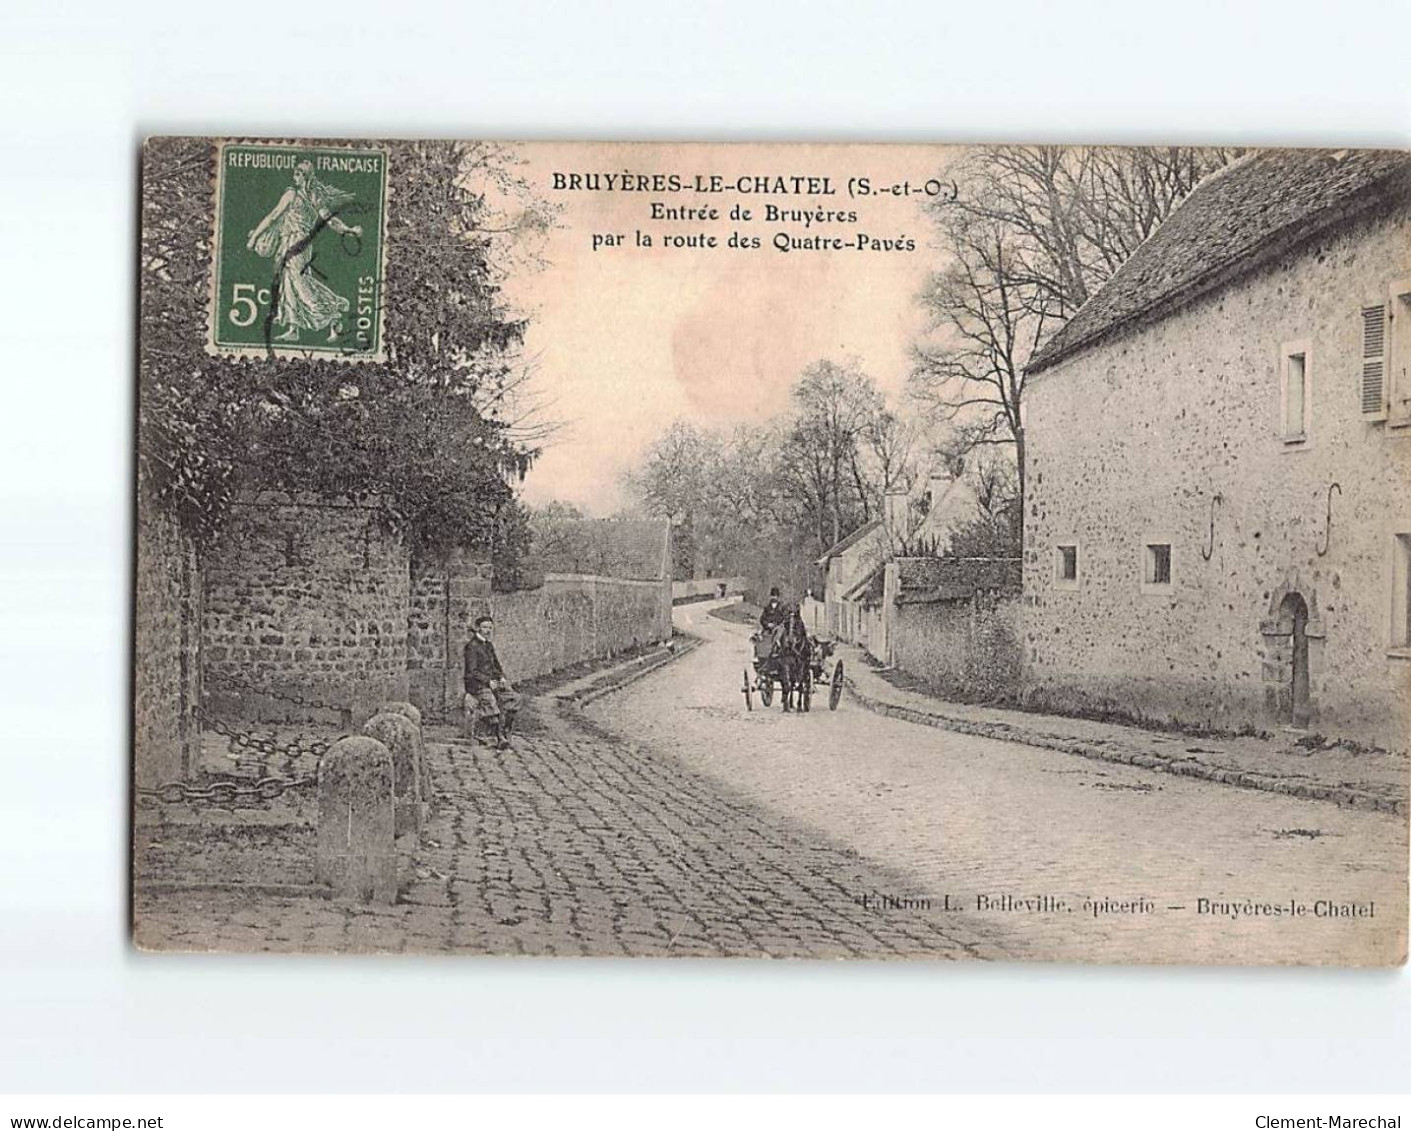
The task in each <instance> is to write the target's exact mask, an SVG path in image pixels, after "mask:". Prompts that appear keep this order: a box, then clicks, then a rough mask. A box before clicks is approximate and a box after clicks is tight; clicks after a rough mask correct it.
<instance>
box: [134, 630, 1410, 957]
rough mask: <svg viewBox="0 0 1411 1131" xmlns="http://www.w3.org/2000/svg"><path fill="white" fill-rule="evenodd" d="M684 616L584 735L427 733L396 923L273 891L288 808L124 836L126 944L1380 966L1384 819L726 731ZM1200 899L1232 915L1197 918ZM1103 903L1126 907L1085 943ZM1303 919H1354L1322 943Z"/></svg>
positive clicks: (723, 653) (1118, 772)
mask: <svg viewBox="0 0 1411 1131" xmlns="http://www.w3.org/2000/svg"><path fill="white" fill-rule="evenodd" d="M704 613H705V610H704V609H702V608H701V607H699V606H690V607H687V608H685V609H682V610H678V616H679V618H681V619H682V620H683V621H690V622H692V623H691V624H690V625H689V627H690V628H691V630H692V631H695V632H697V633H698V634H699V635H701V636H703V637H704V638H705V639H706V641H707V642H706V643H705V644H704V645H703V646H702V647H700V648H698V649H697V650H696V651H694V652H692V653H691V654H690V655H688V656H686V657H684V658H683V659H681V660H679V661H677V662H676V663H674V664H671V665H669V666H668V667H666V668H665V669H663V670H661V671H659V672H656V673H654V674H652V675H649V676H647V677H646V678H645V679H643V680H641V681H640V682H638V683H636V684H634V685H632V686H631V687H629V688H627V689H625V690H623V691H620V692H617V693H616V694H613V695H610V696H608V697H606V698H604V699H602V700H600V701H599V702H597V703H595V704H594V705H593V706H591V707H590V708H589V709H588V711H587V714H586V717H585V716H584V715H580V714H578V713H576V712H569V713H564V712H561V711H560V710H558V709H556V707H555V705H554V703H553V701H552V700H540V701H538V707H537V709H536V710H535V711H533V712H531V717H530V718H529V719H528V720H527V724H528V725H527V728H526V733H525V734H524V735H523V736H522V737H521V738H519V739H517V746H516V749H514V750H513V751H510V752H507V753H500V752H497V751H492V750H488V749H486V748H484V747H474V748H472V747H469V746H466V745H464V744H463V743H459V742H457V741H454V738H453V735H452V734H451V732H449V731H444V730H442V731H436V730H432V731H429V732H428V750H429V753H430V757H431V760H432V766H433V770H434V773H435V776H436V779H437V783H438V793H439V798H440V805H439V809H438V811H437V812H436V813H435V814H434V815H433V817H432V819H431V821H430V822H429V825H428V827H427V830H426V832H425V834H424V837H423V840H422V842H421V843H420V845H417V846H413V845H411V844H406V845H404V848H405V850H406V855H407V866H406V869H405V871H406V874H407V875H408V876H410V877H412V878H411V879H410V882H409V884H408V885H407V886H406V888H405V889H404V891H403V894H402V899H401V901H400V902H399V903H398V904H397V905H396V906H393V907H384V908H379V907H344V906H340V905H338V904H336V903H334V902H331V901H329V900H327V899H323V898H319V897H318V896H316V895H312V894H300V892H301V888H302V887H303V886H306V885H311V884H312V880H313V876H312V857H313V826H312V812H311V805H310V800H309V799H308V798H307V797H305V798H303V799H298V800H293V801H291V802H290V803H289V804H288V805H287V806H286V807H285V808H283V809H282V810H278V809H277V810H263V811H260V810H256V811H247V812H246V813H244V814H243V815H240V816H238V817H232V816H231V815H230V814H223V813H220V812H215V813H212V812H210V811H198V810H194V809H186V808H183V807H180V806H175V807H173V806H165V807H159V808H158V809H156V810H144V811H140V813H139V820H138V823H137V826H136V829H135V850H136V856H135V859H136V870H137V874H138V877H139V883H138V886H137V892H136V895H135V897H134V912H135V916H134V917H135V921H136V928H135V936H136V938H137V940H138V942H139V943H140V944H142V945H145V946H150V947H155V948H180V949H198V950H199V949H208V948H215V949H222V950H242V951H244V950H274V951H309V950H318V951H428V952H475V953H495V954H555V955H704V956H722V955H731V956H734V955H752V956H761V955H767V956H781V957H782V956H790V957H845V956H860V955H866V956H877V957H897V956H907V955H925V956H935V957H967V956H977V957H992V958H1004V957H1012V958H1033V959H1049V960H1062V961H1100V960H1105V961H1121V960H1126V961H1149V962H1150V961H1156V962H1190V961H1222V962H1241V961H1243V962H1293V961H1302V962H1333V961H1343V962H1347V961H1357V960H1360V961H1364V962H1372V961H1381V962H1386V961H1392V960H1395V959H1396V958H1397V957H1399V956H1400V954H1401V953H1403V952H1404V949H1405V924H1406V888H1405V883H1404V876H1405V867H1406V864H1405V861H1406V851H1407V845H1406V828H1405V823H1404V819H1401V818H1397V817H1392V816H1388V815H1384V814H1377V813H1367V812H1361V811H1354V810H1345V809H1339V808H1337V807H1336V806H1334V805H1332V804H1329V803H1327V802H1318V801H1305V800H1298V799H1294V798H1289V797H1284V796H1279V795H1274V794H1262V793H1257V792H1253V791H1250V790H1240V789H1236V788H1232V787H1229V786H1222V785H1218V784H1214V783H1210V782H1204V781H1192V780H1187V779H1182V778H1177V777H1173V776H1170V775H1165V774H1158V773H1153V772H1151V771H1147V770H1141V769H1137V768H1133V767H1126V766H1118V765H1109V764H1104V763H1097V762H1091V761H1087V760H1084V759H1082V758H1078V757H1074V756H1071V755H1068V754H1062V753H1058V752H1055V751H1052V750H1044V749H1037V748H1034V747H1029V746H1021V745H1014V744H1010V743H1005V742H998V741H995V740H992V739H986V738H976V737H970V736H965V735H959V734H955V733H951V732H948V731H938V730H935V729H933V728H929V727H921V726H916V725H913V724H910V723H907V722H903V721H899V720H894V719H888V718H882V717H879V716H876V715H872V714H869V713H867V712H865V711H863V710H862V709H861V708H860V707H859V706H858V705H857V704H856V703H855V702H853V701H851V700H848V699H845V700H844V702H843V705H842V706H841V708H840V709H839V710H838V711H837V712H829V711H828V710H826V708H821V709H816V710H814V711H813V712H811V713H810V714H808V715H806V716H797V715H790V716H785V715H783V714H782V713H781V712H780V711H779V710H778V708H777V706H776V707H775V708H774V709H773V710H762V709H759V708H758V707H757V709H756V710H755V711H754V712H752V713H747V712H746V711H745V710H744V703H743V699H742V697H741V695H740V693H739V690H738V688H739V681H740V678H741V673H742V669H743V667H744V664H745V661H746V657H747V656H748V647H747V643H746V639H745V637H746V635H747V630H746V629H744V628H742V627H740V626H736V625H729V624H726V623H724V622H722V621H719V620H716V619H713V618H708V617H706V616H705V615H704ZM626 736H631V737H630V738H628V737H626ZM1202 899H1204V900H1209V901H1211V902H1212V903H1214V904H1227V905H1230V906H1229V907H1226V908H1218V909H1217V910H1216V911H1214V912H1212V913H1208V914H1202V913H1200V911H1199V901H1200V900H1202ZM1104 900H1105V901H1112V902H1114V903H1118V904H1125V905H1127V906H1126V908H1125V909H1123V910H1116V909H1112V910H1110V911H1108V912H1104V913H1101V914H1098V915H1096V916H1094V915H1093V914H1092V913H1091V907H1090V905H1091V903H1092V902H1094V901H1104ZM986 901H988V902H987V903H986ZM1026 901H1027V903H1026ZM1247 901H1252V902H1253V903H1255V904H1266V905H1269V906H1271V907H1273V906H1276V905H1287V904H1289V903H1303V904H1306V905H1308V906H1309V908H1310V912H1309V913H1308V914H1307V915H1305V916H1304V917H1303V918H1297V919H1295V918H1292V917H1288V916H1281V917H1275V916H1274V915H1273V914H1272V913H1264V912H1262V911H1261V912H1260V913H1250V912H1249V910H1248V907H1247ZM1319 901H1327V902H1328V903H1330V904H1332V905H1335V906H1338V907H1344V906H1346V905H1348V904H1357V905H1359V906H1360V907H1363V908H1365V907H1366V906H1367V905H1369V904H1374V905H1375V908H1374V914H1372V915H1371V916H1369V917H1328V916H1319V915H1317V914H1315V913H1313V912H1312V910H1311V909H1312V907H1313V905H1314V904H1315V903H1318V902H1319Z"/></svg>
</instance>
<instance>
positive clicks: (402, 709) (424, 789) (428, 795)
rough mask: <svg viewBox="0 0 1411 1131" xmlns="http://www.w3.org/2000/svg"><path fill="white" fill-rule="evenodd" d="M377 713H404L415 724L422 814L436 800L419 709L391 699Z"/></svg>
mask: <svg viewBox="0 0 1411 1131" xmlns="http://www.w3.org/2000/svg"><path fill="white" fill-rule="evenodd" d="M377 713H378V714H379V715H382V714H387V715H405V716H406V717H407V718H409V719H411V721H412V722H414V723H415V724H416V750H417V765H418V766H419V767H420V768H421V782H420V788H421V807H422V812H423V814H424V813H425V812H426V811H427V810H428V809H430V808H431V807H432V803H433V802H434V801H435V800H436V791H435V790H434V789H432V788H431V764H430V763H429V762H428V761H427V760H426V746H425V743H424V740H423V736H422V733H421V709H420V708H419V707H416V706H414V705H413V704H411V703H399V702H396V701H392V702H387V703H384V704H382V706H381V707H379V708H378V709H377Z"/></svg>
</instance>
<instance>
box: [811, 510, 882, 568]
mask: <svg viewBox="0 0 1411 1131" xmlns="http://www.w3.org/2000/svg"><path fill="white" fill-rule="evenodd" d="M881 525H882V520H881V519H880V518H874V519H873V520H872V521H871V522H864V523H863V524H862V525H861V526H859V527H858V528H857V529H856V530H854V531H853V532H852V533H851V534H849V535H848V536H847V537H846V538H844V539H842V540H841V541H840V542H838V543H837V545H835V546H832V547H830V548H829V550H828V552H827V553H826V554H824V555H823V556H822V557H821V558H819V559H818V562H817V564H818V565H826V564H827V562H828V559H829V558H836V557H837V556H838V555H839V554H841V553H842V552H843V551H844V550H850V549H852V548H853V547H854V546H856V545H857V544H858V543H859V542H861V541H862V540H863V539H864V538H866V537H867V536H868V535H869V534H871V533H872V532H873V531H874V530H876V529H878V528H879V527H880V526H881Z"/></svg>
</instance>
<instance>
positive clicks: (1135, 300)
mask: <svg viewBox="0 0 1411 1131" xmlns="http://www.w3.org/2000/svg"><path fill="white" fill-rule="evenodd" d="M1409 185H1411V155H1407V154H1403V153H1395V152H1380V151H1337V152H1329V151H1309V150H1303V151H1295V150H1275V151H1266V152H1260V153H1257V154H1254V155H1251V156H1249V157H1246V158H1244V159H1242V160H1240V161H1238V162H1236V163H1235V164H1233V165H1231V166H1230V167H1229V168H1227V169H1225V170H1222V171H1221V172H1219V173H1217V174H1215V175H1214V176H1212V177H1210V178H1208V179H1207V180H1206V181H1205V182H1203V183H1202V184H1201V185H1200V186H1199V187H1198V188H1197V189H1196V190H1195V192H1194V193H1192V194H1191V196H1190V197H1189V198H1188V199H1187V200H1186V202H1185V203H1184V204H1182V205H1181V206H1180V207H1179V208H1178V209H1177V210H1176V211H1175V212H1174V213H1173V214H1172V215H1171V216H1170V217H1169V218H1168V219H1167V220H1166V222H1165V223H1164V224H1163V225H1162V226H1161V227H1160V228H1159V229H1158V230H1157V231H1156V232H1155V233H1154V234H1153V235H1152V236H1151V238H1150V239H1148V240H1147V241H1146V243H1145V244H1143V245H1142V246H1141V247H1140V248H1139V249H1138V250H1137V251H1136V253H1134V254H1133V256H1132V257H1131V259H1130V260H1128V262H1127V263H1126V264H1125V265H1123V266H1122V267H1121V268H1120V269H1119V270H1118V271H1117V272H1116V274H1115V275H1113V277H1112V278H1111V279H1110V280H1109V281H1108V283H1107V284H1106V285H1105V286H1104V287H1103V288H1102V289H1101V290H1100V291H1099V292H1098V293H1096V294H1095V295H1094V296H1093V297H1092V299H1091V300H1090V301H1089V302H1088V303H1087V304H1086V305H1085V306H1083V308H1082V309H1081V310H1079V311H1078V312H1077V314H1076V315H1075V316H1074V317H1073V318H1072V320H1071V321H1070V322H1069V323H1068V324H1067V325H1066V326H1065V327H1064V328H1063V330H1062V331H1061V332H1060V333H1058V334H1057V335H1055V336H1054V338H1053V339H1052V340H1051V341H1050V342H1049V343H1048V344H1047V345H1046V346H1045V347H1044V348H1043V349H1042V350H1040V351H1039V353H1038V354H1037V355H1036V356H1035V357H1034V358H1033V360H1032V362H1031V363H1030V365H1029V367H1028V374H1027V384H1026V393H1025V401H1024V416H1023V426H1024V432H1025V440H1026V483H1027V498H1026V500H1025V508H1026V513H1025V516H1024V602H1025V604H1024V609H1023V612H1024V625H1023V646H1024V666H1025V672H1024V676H1025V682H1026V694H1027V695H1028V696H1029V698H1030V699H1031V700H1032V701H1034V702H1035V703H1037V704H1040V705H1048V706H1051V707H1053V708H1055V709H1059V710H1110V711H1114V712H1116V713H1119V714H1122V715H1125V716H1128V717H1135V718H1144V719H1151V720H1159V721H1167V722H1179V723H1184V724H1193V725H1204V726H1212V727H1217V728H1220V729H1227V730H1239V729H1242V728H1255V729H1259V730H1273V729H1275V728H1277V727H1280V726H1287V727H1292V728H1306V729H1307V731H1308V732H1309V733H1310V734H1323V735H1327V736H1330V737H1340V738H1343V739H1351V740H1355V741H1360V742H1363V743H1368V744H1374V745H1377V746H1381V747H1386V748H1392V749H1404V748H1405V747H1406V746H1407V701H1408V686H1409V683H1411V623H1408V575H1409V574H1411V570H1408V558H1409V557H1411V377H1409V376H1408V369H1411V196H1408V186H1409Z"/></svg>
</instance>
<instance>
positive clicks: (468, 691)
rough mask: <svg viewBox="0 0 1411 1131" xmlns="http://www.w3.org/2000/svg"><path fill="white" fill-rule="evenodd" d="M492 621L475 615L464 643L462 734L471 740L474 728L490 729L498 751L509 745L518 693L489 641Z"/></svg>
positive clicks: (517, 704)
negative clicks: (467, 638)
mask: <svg viewBox="0 0 1411 1131" xmlns="http://www.w3.org/2000/svg"><path fill="white" fill-rule="evenodd" d="M494 635H495V622H494V620H493V619H491V618H490V617H488V616H483V617H477V618H476V620H475V624H474V626H473V628H472V634H471V637H470V639H469V640H468V641H467V642H466V646H465V733H466V737H467V738H469V739H470V740H471V741H472V742H473V741H474V740H475V732H476V730H477V728H493V729H494V733H495V741H496V744H497V745H498V746H499V748H500V749H501V750H504V749H507V748H508V747H509V744H510V732H511V731H512V730H513V729H514V716H515V712H516V711H518V710H519V692H517V691H516V690H515V689H514V688H513V687H512V686H511V685H510V681H509V680H508V679H506V678H505V672H504V669H503V668H502V667H500V658H499V656H497V655H495V645H494V643H493V642H492V641H493V639H494Z"/></svg>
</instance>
